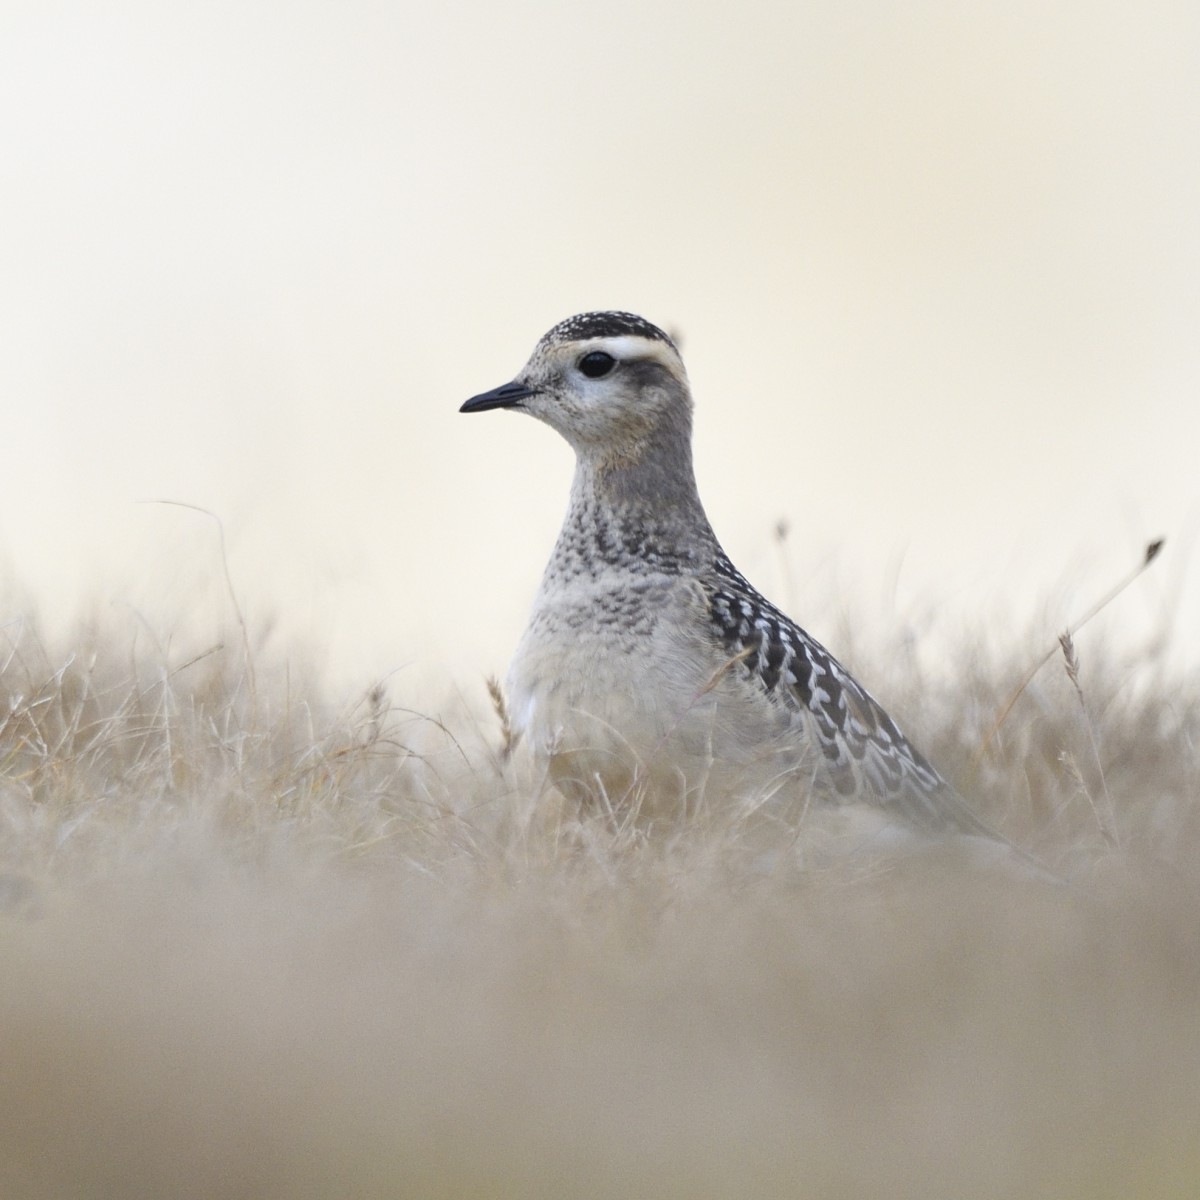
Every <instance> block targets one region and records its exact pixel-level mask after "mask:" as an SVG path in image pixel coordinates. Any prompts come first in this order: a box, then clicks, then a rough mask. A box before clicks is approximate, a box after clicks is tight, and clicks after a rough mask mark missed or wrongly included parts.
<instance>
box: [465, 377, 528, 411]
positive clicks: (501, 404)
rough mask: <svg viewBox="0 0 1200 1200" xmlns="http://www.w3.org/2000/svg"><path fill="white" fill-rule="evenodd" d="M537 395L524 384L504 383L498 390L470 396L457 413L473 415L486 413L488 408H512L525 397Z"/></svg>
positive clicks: (493, 389) (494, 389)
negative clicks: (474, 413)
mask: <svg viewBox="0 0 1200 1200" xmlns="http://www.w3.org/2000/svg"><path fill="white" fill-rule="evenodd" d="M537 394H538V389H537V388H535V387H529V386H528V385H526V384H524V383H516V382H513V383H505V384H502V385H501V386H500V387H498V388H492V390H491V391H490V392H482V393H481V394H480V395H478V396H472V397H471V398H470V400H468V401H467V402H466V404H464V405H463V406H462V408H460V409H459V410H458V411H459V412H465V413H473V412H487V410H488V409H489V408H512V407H513V406H514V405H516V404H520V402H521V401H522V400H524V399H526V398H527V397H529V396H536V395H537Z"/></svg>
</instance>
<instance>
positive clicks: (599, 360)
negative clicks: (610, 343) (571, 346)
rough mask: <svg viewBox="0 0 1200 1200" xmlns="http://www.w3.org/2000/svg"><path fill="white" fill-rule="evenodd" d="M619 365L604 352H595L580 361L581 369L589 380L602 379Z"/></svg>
mask: <svg viewBox="0 0 1200 1200" xmlns="http://www.w3.org/2000/svg"><path fill="white" fill-rule="evenodd" d="M616 365H617V360H616V359H615V358H613V356H612V355H611V354H605V353H604V351H603V350H593V351H592V352H591V353H590V354H585V355H584V356H583V357H582V358H581V359H580V360H579V369H580V370H581V371H582V372H583V373H584V374H585V375H586V376H587V377H588V378H589V379H600V378H601V377H602V376H604V375H607V374H608V373H609V371H611V370H612V369H613V367H615V366H616Z"/></svg>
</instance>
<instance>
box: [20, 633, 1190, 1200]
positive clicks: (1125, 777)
mask: <svg viewBox="0 0 1200 1200" xmlns="http://www.w3.org/2000/svg"><path fill="white" fill-rule="evenodd" d="M133 642H134V639H133V637H132V635H131V634H129V633H123V632H120V631H116V632H114V631H112V630H107V631H106V630H101V629H91V630H81V631H80V632H78V634H77V635H76V636H75V637H74V638H73V639H70V640H69V641H66V642H63V643H62V644H56V645H52V646H50V645H46V644H44V643H43V642H42V641H41V640H40V639H39V637H38V636H37V634H36V632H35V631H33V630H32V629H31V628H30V627H29V626H27V625H24V624H22V623H21V622H19V621H15V620H14V621H12V622H10V623H9V624H8V625H7V626H6V627H5V634H4V639H3V640H2V641H0V667H2V669H3V671H2V677H0V678H2V683H3V687H2V689H0V964H2V965H0V1043H2V1048H0V1112H2V1114H3V1115H2V1119H0V1196H3V1197H5V1198H8V1200H25V1198H29V1200H34V1198H43V1197H44V1198H54V1200H62V1198H67V1197H89V1198H91V1197H120V1198H122V1200H135V1198H139V1197H145V1198H151V1197H153V1198H156V1200H158V1198H164V1197H181V1198H182V1197H187V1198H191V1197H195V1198H196V1200H201V1198H203V1200H218V1198H223V1197H229V1198H233V1197H239V1198H242V1197H244V1198H247V1200H251V1198H254V1200H272V1198H279V1200H285V1198H286V1200H302V1198H306V1197H330V1198H332V1197H447V1198H449V1197H484V1196H486V1197H499V1198H503V1197H547V1198H550V1197H553V1198H555V1200H562V1198H564V1197H572V1198H573V1197H667V1198H670V1197H679V1198H684V1197H686V1198H688V1200H705V1198H708V1197H755V1198H757V1197H761V1198H769V1197H823V1198H840V1197H847V1198H849V1197H854V1198H862V1197H889V1198H904V1197H913V1198H917V1197H920V1198H922V1200H929V1198H938V1197H947V1198H951V1197H956V1198H958V1197H980V1198H984V1197H1024V1198H1028V1197H1065V1198H1071V1197H1088V1198H1089V1200H1093V1198H1102V1197H1114V1198H1116V1197H1134V1196H1136V1197H1139V1198H1143V1200H1156V1198H1165V1197H1178V1198H1180V1200H1182V1198H1184V1197H1194V1196H1196V1195H1198V1194H1200V803H1198V801H1200V767H1198V764H1197V742H1198V739H1200V689H1198V688H1197V687H1196V685H1195V682H1194V681H1193V682H1192V683H1187V682H1184V683H1179V682H1178V681H1176V682H1166V681H1165V678H1166V677H1165V676H1164V675H1163V674H1161V672H1160V671H1159V667H1158V665H1156V664H1151V665H1150V667H1146V665H1145V664H1142V665H1141V667H1140V668H1137V667H1135V666H1133V665H1130V664H1126V663H1121V662H1117V661H1095V662H1093V661H1090V660H1089V658H1088V655H1087V653H1086V652H1085V650H1084V649H1081V650H1080V651H1079V659H1078V660H1077V669H1076V682H1077V683H1078V689H1077V688H1076V686H1075V685H1074V684H1073V682H1072V680H1071V678H1069V677H1068V674H1067V672H1066V671H1065V670H1064V661H1063V659H1062V658H1061V656H1060V657H1059V658H1058V660H1057V661H1054V662H1050V663H1049V664H1047V665H1046V666H1045V667H1044V668H1043V670H1042V671H1041V672H1040V673H1039V674H1038V676H1037V677H1036V679H1035V680H1034V682H1033V683H1032V684H1030V686H1029V687H1027V688H1026V689H1025V690H1024V692H1023V693H1022V694H1021V696H1020V699H1019V700H1018V701H1017V703H1016V704H1015V705H1014V707H1013V710H1012V712H1011V713H1010V714H1009V716H1008V718H1007V720H1006V721H1005V722H1004V724H1003V726H1002V727H1001V729H1000V731H999V734H998V735H997V736H996V737H995V739H994V742H993V745H992V746H991V747H990V748H989V750H988V752H987V753H986V755H984V757H983V758H982V760H981V761H978V762H977V761H975V760H976V758H977V752H978V750H979V747H980V745H981V743H982V742H983V740H984V739H985V737H986V735H987V731H988V729H989V726H990V725H991V724H992V723H993V721H994V719H995V717H996V714H997V712H998V711H999V710H1000V709H1001V707H1002V706H1003V704H1004V701H1005V699H1006V697H1007V696H1008V695H1009V694H1011V692H1012V690H1013V688H1014V684H1015V682H1016V681H1017V680H1019V678H1020V676H1021V673H1022V670H1023V669H1024V668H1025V667H1026V666H1027V665H1028V664H1029V662H1030V656H1029V655H1025V654H1022V655H1017V654H1016V652H1015V651H1013V650H1012V648H1011V647H1010V648H1008V650H1007V651H1005V652H1004V653H1001V652H1000V651H995V652H994V653H995V655H996V656H997V658H996V660H995V661H993V660H991V659H989V657H988V655H987V654H986V653H985V652H984V651H983V650H982V649H981V645H982V642H981V644H980V646H976V647H974V648H973V649H972V650H971V653H970V654H969V655H968V654H964V655H962V656H961V659H960V661H961V663H962V664H964V665H963V670H962V672H961V673H960V674H959V676H958V677H957V678H956V679H955V681H954V682H953V683H952V684H938V683H936V682H935V681H932V680H926V681H921V680H915V679H913V678H911V677H906V678H891V679H890V680H889V679H888V677H887V669H886V666H883V667H882V669H880V668H881V664H879V663H875V664H871V663H861V662H855V665H856V666H857V667H858V668H859V670H860V671H861V673H862V676H863V677H864V678H867V679H869V680H871V682H872V683H874V684H875V685H876V691H877V692H878V694H879V695H880V696H881V698H883V699H885V700H886V701H887V702H888V704H889V707H891V708H892V709H893V710H894V711H895V712H896V713H897V714H898V715H900V716H902V717H904V718H905V724H906V725H907V726H908V727H909V729H910V731H911V732H912V733H913V735H914V737H915V738H916V739H917V740H918V741H919V742H921V743H923V744H924V746H925V747H926V748H927V750H928V751H929V752H930V754H931V756H932V757H933V758H934V759H935V761H938V762H939V763H940V764H941V765H942V766H943V767H944V768H945V770H946V772H947V774H949V775H950V776H951V777H952V778H954V779H955V780H956V781H957V782H959V783H960V784H962V785H963V786H964V788H965V789H967V790H969V791H970V792H971V794H972V795H973V796H974V797H975V798H976V800H977V803H978V805H979V807H980V808H981V810H982V811H984V813H985V814H986V815H987V816H988V817H989V819H991V820H992V821H993V822H994V823H996V824H998V825H1000V826H1002V827H1003V828H1004V829H1005V830H1006V831H1007V832H1008V833H1009V834H1010V835H1011V836H1012V837H1013V838H1014V839H1016V840H1017V841H1019V842H1020V843H1021V844H1022V845H1025V846H1027V847H1029V848H1030V849H1032V850H1034V851H1035V852H1036V853H1037V854H1038V855H1040V856H1041V857H1042V859H1043V860H1044V861H1046V862H1048V863H1049V864H1050V865H1052V866H1053V867H1055V868H1056V869H1058V870H1061V871H1062V872H1064V873H1065V874H1067V875H1069V876H1070V878H1071V880H1072V882H1071V883H1070V884H1069V885H1068V886H1065V887H1064V886H1056V885H1054V884H1052V883H1048V882H1046V881H1044V880H1039V879H1036V878H1032V877H1030V876H1029V875H1028V874H1027V873H1024V872H1021V871H1019V870H1009V869H1006V868H1005V867H1003V866H998V867H991V868H989V867H983V866H981V865H980V864H979V863H978V861H976V860H974V859H973V858H972V857H971V856H970V855H968V854H966V853H965V852H962V851H961V850H960V849H958V848H956V847H943V848H940V849H935V850H930V851H927V852H922V853H913V852H905V853H897V854H896V855H894V856H892V857H885V856H880V855H873V856H862V855H859V856H855V855H850V856H846V857H843V858H837V859H829V860H821V861H814V860H813V859H812V858H811V856H807V857H806V855H805V845H804V832H803V831H801V832H800V837H799V839H798V840H797V842H796V844H795V845H794V846H791V847H788V848H787V852H786V853H782V854H778V855H775V856H765V857H764V856H762V855H761V854H759V853H757V851H756V852H754V853H751V852H750V851H749V850H748V848H747V846H746V845H745V843H744V840H743V839H742V837H741V832H740V829H741V827H740V825H739V823H738V821H737V820H736V819H734V818H733V817H732V816H728V817H723V816H722V815H721V813H722V809H721V806H720V805H719V804H714V805H713V808H712V811H711V812H709V813H708V814H706V816H705V818H704V819H697V820H693V821H690V822H681V823H680V824H678V825H675V826H668V827H659V828H655V829H653V830H649V831H647V830H645V829H643V828H639V827H637V826H636V825H631V824H629V823H621V822H619V821H618V822H616V823H614V822H613V821H612V820H610V819H608V818H606V817H604V816H602V815H599V814H591V815H588V814H582V815H581V814H578V813H572V812H565V811H563V810H562V809H561V808H558V807H556V806H555V805H554V804H553V802H552V801H550V800H549V799H542V800H540V801H539V800H538V799H537V781H536V779H534V778H532V776H531V774H530V772H529V768H528V767H527V766H526V765H524V764H523V763H522V762H521V760H520V756H519V755H518V756H517V757H516V758H514V760H513V761H512V762H511V763H507V764H505V763H502V762H501V761H500V757H499V754H498V751H497V746H498V743H499V730H498V727H497V722H496V721H495V719H494V717H492V716H491V714H487V713H485V712H484V709H483V705H484V704H486V698H485V697H484V696H483V688H482V686H480V689H479V691H480V702H481V703H480V709H479V711H480V713H483V714H484V715H478V714H476V715H474V716H473V715H471V713H470V712H468V710H467V708H466V706H463V705H461V704H454V705H450V706H448V707H447V708H446V709H444V710H443V711H441V712H440V713H437V714H435V713H433V712H432V711H431V709H430V708H425V709H424V715H421V714H418V713H414V712H411V711H405V710H404V709H402V708H400V707H398V704H399V701H394V700H392V699H390V698H389V696H388V695H387V694H386V693H385V691H384V690H383V689H376V690H374V691H372V692H371V693H369V694H368V695H366V696H365V697H364V698H363V699H362V701H361V702H360V703H358V704H357V705H355V706H352V707H351V708H350V709H349V710H348V711H336V710H334V709H332V708H330V707H329V705H328V704H327V703H326V701H324V700H323V699H322V694H323V689H322V687H321V685H320V684H319V683H317V682H315V681H313V680H312V679H302V678H299V677H298V676H297V674H296V671H295V668H294V667H293V668H292V671H291V672H290V673H289V672H288V671H287V670H285V669H284V668H283V667H280V666H273V665H272V664H271V663H270V661H269V656H268V655H265V654H260V653H255V654H252V655H250V656H249V657H247V652H246V648H245V647H244V646H243V645H242V644H241V637H240V634H239V633H236V632H235V634H234V636H233V637H231V638H230V639H229V640H228V643H227V645H226V646H225V647H224V648H222V649H220V650H216V651H213V652H211V653H208V654H204V655H202V656H200V657H196V655H197V654H198V652H199V649H202V648H198V649H196V650H179V649H173V648H169V647H168V648H158V649H153V650H144V649H138V648H137V647H136V646H135V645H134V644H133ZM847 657H848V658H851V661H853V659H852V656H847ZM1033 658H1036V654H1035V655H1033ZM250 663H253V664H254V668H255V669H254V670H253V671H251V670H249V669H248V667H249V664H250ZM1014 663H1015V666H1014V665H1013V664H1014ZM918 697H920V698H921V700H920V703H919V704H918V702H917V701H918Z"/></svg>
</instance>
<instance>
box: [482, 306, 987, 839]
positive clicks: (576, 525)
mask: <svg viewBox="0 0 1200 1200" xmlns="http://www.w3.org/2000/svg"><path fill="white" fill-rule="evenodd" d="M492 409H504V410H508V411H511V412H518V413H525V414H527V415H529V416H532V417H535V418H537V419H538V420H540V421H542V422H544V423H545V424H547V425H549V426H550V427H551V428H552V429H554V430H555V431H557V432H558V433H559V434H561V435H562V437H564V438H565V439H566V441H567V442H568V443H569V444H570V446H571V447H572V449H573V450H574V452H575V460H576V461H575V473H574V478H573V480H572V484H571V491H570V499H569V503H568V507H567V513H566V517H565V519H564V522H563V525H562V529H561V531H560V533H559V535H558V539H557V542H556V543H555V545H554V548H553V551H552V553H551V555H550V560H549V562H548V564H547V566H546V568H545V572H544V574H543V576H542V580H541V585H540V587H539V589H538V591H537V595H536V598H535V600H534V603H533V608H532V612H531V614H530V617H529V622H528V626H527V628H526V629H525V632H524V634H523V636H522V637H521V640H520V643H519V645H518V648H517V651H516V653H515V655H514V657H513V660H512V663H511V666H510V668H509V672H508V676H507V680H506V684H505V688H506V692H507V697H508V711H509V720H510V722H511V727H512V733H513V735H514V736H515V737H516V738H520V739H524V740H525V742H526V743H527V744H528V746H529V748H530V750H531V751H532V753H533V755H534V757H535V759H536V760H537V761H538V762H540V763H542V764H544V766H545V769H546V773H547V777H548V778H549V780H550V781H551V782H552V783H553V784H554V785H555V786H557V788H558V789H559V791H560V792H562V793H563V795H564V796H566V797H567V798H568V799H574V800H576V801H578V802H580V803H585V804H586V803H589V802H593V803H594V802H599V803H602V804H603V805H604V806H605V807H606V808H608V809H609V810H613V809H614V808H617V807H618V806H620V805H622V804H631V803H634V802H637V803H643V802H645V801H646V798H647V797H648V796H653V797H654V798H655V807H654V808H653V809H651V810H649V811H661V808H662V806H663V805H664V804H666V805H667V806H669V807H670V808H672V809H673V810H675V811H695V809H696V807H697V806H698V805H700V804H702V803H706V802H709V803H711V802H712V800H713V797H714V796H716V797H720V796H729V795H736V796H738V797H739V798H741V799H742V800H744V801H745V802H746V803H748V804H750V805H751V806H758V807H762V806H766V805H775V806H777V807H780V809H781V811H783V810H787V811H792V809H795V808H797V806H798V811H807V810H808V808H809V806H810V805H811V804H813V803H814V802H815V803H817V804H819V805H823V806H826V807H829V806H834V807H837V806H849V805H854V806H866V807H867V808H868V809H870V810H872V811H873V812H876V813H879V814H881V815H882V816H883V817H884V819H885V820H886V821H888V822H894V823H896V824H897V825H898V826H899V827H901V828H903V829H905V830H908V831H910V832H913V831H917V832H920V833H924V834H940V833H958V834H966V835H972V836H984V837H995V836H998V835H996V834H995V833H994V831H993V830H992V829H991V828H990V826H988V825H986V824H985V823H984V822H983V821H982V820H981V819H980V818H979V817H978V816H977V815H976V814H975V812H974V811H973V810H972V809H971V808H970V807H969V806H968V805H967V804H966V802H965V801H964V800H963V799H962V798H961V797H960V795H959V794H958V792H956V791H955V789H954V788H952V787H951V786H950V784H948V783H947V782H946V780H945V779H944V778H943V777H942V776H941V775H940V774H939V772H938V771H937V770H936V768H935V767H934V766H933V765H932V763H931V762H930V761H929V760H928V759H927V758H926V757H925V756H924V755H923V754H922V753H921V752H920V751H919V750H918V749H917V748H916V747H915V746H914V745H913V743H912V742H911V741H909V739H908V738H907V737H906V736H905V735H904V733H902V732H901V730H900V728H899V726H898V725H897V724H896V722H895V721H893V720H892V718H891V717H890V716H889V715H888V714H887V712H886V711H885V710H884V708H883V707H882V705H881V704H880V703H879V702H878V701H877V700H875V698H874V697H873V696H872V695H871V694H870V693H869V692H868V691H867V690H866V688H864V687H863V686H862V684H860V683H859V682H858V680H857V679H855V678H854V676H853V675H852V674H851V673H850V671H849V670H847V669H846V668H845V667H844V666H843V665H842V664H841V663H840V662H839V661H838V660H837V659H836V658H835V657H834V656H833V655H832V654H831V653H830V652H829V651H828V650H827V649H825V647H824V646H823V645H821V643H820V642H818V641H817V640H816V639H815V638H814V637H812V636H811V635H810V634H808V633H807V632H806V631H805V630H804V629H802V628H801V627H800V626H799V625H797V624H796V623H795V622H794V621H792V620H791V619H790V618H789V617H787V616H786V615H785V614H784V613H783V612H782V611H781V610H780V609H779V608H777V607H776V606H775V605H774V604H772V603H770V601H768V600H767V599H765V598H764V597H763V596H762V595H761V594H760V593H759V592H758V591H756V590H755V588H754V587H753V586H751V584H750V583H749V582H748V581H747V579H746V577H745V576H744V575H742V573H741V572H740V571H739V570H738V569H737V568H736V567H735V566H734V565H733V563H732V562H731V561H730V559H729V556H728V555H727V554H726V553H725V551H724V550H723V549H722V547H721V544H720V543H719V542H718V540H717V537H716V535H715V534H714V532H713V529H712V526H711V525H710V523H709V520H708V517H707V516H706V514H705V511H704V507H703V505H702V503H701V500H700V495H699V492H698V490H697V485H696V479H695V472H694V469H693V463H692V414H693V401H692V394H691V387H690V384H689V381H688V376H687V372H686V370H685V368H684V364H683V359H682V357H681V355H680V352H679V348H678V346H677V345H676V343H675V341H674V340H673V339H672V338H671V337H670V336H669V335H668V334H667V333H665V332H664V331H663V330H662V329H660V328H658V327H657V326H655V325H653V324H651V323H650V322H649V321H647V320H645V319H644V318H642V317H640V316H637V315H635V314H633V313H629V312H620V311H603V312H586V313H580V314H578V315H576V316H572V317H569V318H568V319H566V320H564V321H561V322H560V323H559V324H557V325H555V326H554V327H553V328H552V329H551V330H550V331H549V332H548V333H546V334H545V335H544V336H543V337H542V338H541V339H540V340H539V341H538V343H537V344H536V346H535V348H534V350H533V353H532V355H531V356H530V358H529V360H528V362H527V363H526V364H525V366H524V367H523V368H522V369H521V370H520V371H519V372H518V374H517V375H516V377H515V378H514V379H512V380H511V381H510V382H508V383H505V384H502V385H501V386H499V387H496V388H493V389H492V390H490V391H486V392H482V393H480V394H479V395H476V396H473V397H471V399H469V400H467V401H466V402H465V403H464V404H463V405H462V406H461V408H460V411H461V412H464V413H479V412H485V411H489V410H492ZM789 806H790V807H789Z"/></svg>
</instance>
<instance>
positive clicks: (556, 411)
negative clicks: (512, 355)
mask: <svg viewBox="0 0 1200 1200" xmlns="http://www.w3.org/2000/svg"><path fill="white" fill-rule="evenodd" d="M514 382H516V383H519V384H524V385H526V386H527V387H529V388H533V389H536V391H535V393H534V394H533V395H530V396H528V397H526V398H525V399H523V400H521V401H520V404H519V405H518V406H516V407H520V408H522V409H524V410H525V411H526V412H528V413H529V414H530V415H531V416H535V417H537V418H538V419H539V420H542V421H545V422H546V424H547V425H549V426H551V427H552V428H553V429H556V430H558V432H559V433H561V434H562V435H563V437H565V438H566V439H567V441H568V442H570V443H571V445H572V446H574V447H575V450H576V451H577V452H578V453H579V454H581V455H587V456H592V457H599V458H600V459H605V460H619V459H623V458H630V457H634V458H636V457H637V456H638V448H639V446H640V445H642V444H643V443H644V442H645V441H646V440H647V438H648V437H650V436H651V435H652V434H653V433H654V432H655V431H656V430H657V429H659V428H660V426H662V425H663V424H664V422H667V421H680V420H682V421H683V422H685V423H686V422H687V421H688V416H689V414H690V410H691V401H690V398H689V395H688V386H687V373H686V372H685V371H684V368H683V362H682V361H681V360H680V357H679V355H678V354H677V353H676V352H675V350H674V348H673V347H672V346H671V345H670V344H668V343H667V342H664V341H661V340H659V339H657V338H648V337H640V336H638V335H636V334H623V335H619V336H612V337H592V338H583V339H580V340H578V341H564V342H552V343H550V344H549V345H539V346H538V348H537V350H535V351H534V354H533V357H532V358H531V359H530V360H529V362H528V363H526V365H525V367H524V368H523V369H522V370H521V372H520V373H519V374H518V375H517V378H516V380H515V381H514Z"/></svg>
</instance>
